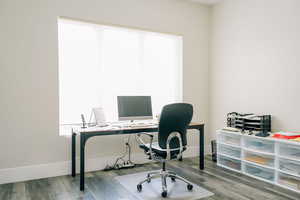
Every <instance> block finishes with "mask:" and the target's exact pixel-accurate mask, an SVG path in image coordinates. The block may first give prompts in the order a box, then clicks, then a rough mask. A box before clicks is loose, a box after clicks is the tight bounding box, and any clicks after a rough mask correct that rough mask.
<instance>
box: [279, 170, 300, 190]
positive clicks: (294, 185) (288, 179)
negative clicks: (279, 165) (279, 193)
mask: <svg viewBox="0 0 300 200" xmlns="http://www.w3.org/2000/svg"><path fill="white" fill-rule="evenodd" d="M278 184H280V185H282V186H284V187H287V188H290V189H293V190H296V191H297V192H300V178H297V177H295V176H291V175H288V174H285V173H279V175H278Z"/></svg>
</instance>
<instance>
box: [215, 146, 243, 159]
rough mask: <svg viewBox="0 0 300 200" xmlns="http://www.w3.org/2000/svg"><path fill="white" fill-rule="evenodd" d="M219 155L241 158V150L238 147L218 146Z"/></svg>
mask: <svg viewBox="0 0 300 200" xmlns="http://www.w3.org/2000/svg"><path fill="white" fill-rule="evenodd" d="M218 153H220V154H223V155H228V156H232V157H235V158H239V159H240V158H241V149H239V148H236V147H231V146H226V145H222V144H220V145H218Z"/></svg>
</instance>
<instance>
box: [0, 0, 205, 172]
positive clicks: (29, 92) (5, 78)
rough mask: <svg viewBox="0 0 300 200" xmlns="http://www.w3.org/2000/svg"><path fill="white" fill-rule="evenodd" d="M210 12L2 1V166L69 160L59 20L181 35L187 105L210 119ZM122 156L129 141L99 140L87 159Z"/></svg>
mask: <svg viewBox="0 0 300 200" xmlns="http://www.w3.org/2000/svg"><path fill="white" fill-rule="evenodd" d="M209 11H210V9H209V8H208V7H206V6H201V5H200V4H194V3H188V2H184V1H180V0H150V1H149V0H126V1H125V0H85V1H71V0H26V1H19V0H1V1H0V29H1V31H0V44H1V45H0V88H1V89H0V94H1V98H0V113H1V114H0V122H1V139H0V169H7V168H16V167H20V166H28V165H38V164H46V163H54V162H64V161H68V160H70V139H69V138H65V137H60V136H59V135H58V52H57V51H58V44H57V17H58V16H65V17H71V18H78V19H83V20H87V21H93V22H99V23H101V22H104V23H112V24H119V25H124V26H133V27H139V28H142V29H149V30H153V31H159V32H170V33H178V34H182V35H183V40H184V41H183V42H184V46H183V48H184V52H183V54H184V55H183V56H184V58H183V59H184V64H183V67H184V70H183V84H184V86H183V95H184V100H185V101H186V102H191V103H193V104H194V106H195V117H194V120H197V121H199V120H205V121H207V119H208V97H207V93H208V77H207V74H208V51H207V49H208V40H209V37H208V33H209V14H210V13H209ZM79 81H80V80H79ZM194 135H196V134H194ZM207 140H208V139H207ZM189 141H190V143H191V145H192V146H195V145H197V142H198V137H197V136H193V137H192V138H190V140H189ZM122 151H123V139H120V138H119V137H117V136H111V137H106V138H97V139H93V140H90V141H89V142H88V148H87V155H88V156H87V157H88V158H96V157H104V156H111V155H119V153H120V152H122ZM195 153H196V152H195ZM6 172H7V171H6Z"/></svg>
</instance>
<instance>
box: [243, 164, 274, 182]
mask: <svg viewBox="0 0 300 200" xmlns="http://www.w3.org/2000/svg"><path fill="white" fill-rule="evenodd" d="M245 172H246V174H248V175H250V176H254V177H258V178H260V179H263V180H266V181H272V182H273V181H274V177H275V171H274V170H272V169H266V168H263V167H259V166H256V165H252V164H248V163H246V164H245Z"/></svg>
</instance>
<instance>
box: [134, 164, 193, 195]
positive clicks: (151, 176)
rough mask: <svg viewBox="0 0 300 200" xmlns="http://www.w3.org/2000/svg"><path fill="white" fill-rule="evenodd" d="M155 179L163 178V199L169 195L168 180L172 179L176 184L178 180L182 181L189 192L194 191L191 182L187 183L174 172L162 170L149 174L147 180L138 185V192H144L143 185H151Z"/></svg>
mask: <svg viewBox="0 0 300 200" xmlns="http://www.w3.org/2000/svg"><path fill="white" fill-rule="evenodd" d="M154 178H161V182H162V193H161V196H162V197H167V194H168V189H167V178H171V180H172V181H173V182H174V181H176V180H181V181H183V182H185V183H186V184H187V190H189V191H191V190H192V189H193V185H192V183H191V182H189V181H187V180H186V179H184V178H182V177H181V176H178V175H177V174H176V173H175V172H172V171H167V170H165V169H162V170H160V171H155V172H150V173H148V174H147V178H146V179H145V180H143V181H141V182H140V183H139V184H138V185H137V190H138V191H139V192H141V191H142V184H143V183H145V182H148V183H150V182H151V179H154Z"/></svg>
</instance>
